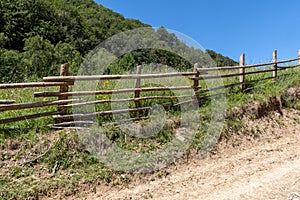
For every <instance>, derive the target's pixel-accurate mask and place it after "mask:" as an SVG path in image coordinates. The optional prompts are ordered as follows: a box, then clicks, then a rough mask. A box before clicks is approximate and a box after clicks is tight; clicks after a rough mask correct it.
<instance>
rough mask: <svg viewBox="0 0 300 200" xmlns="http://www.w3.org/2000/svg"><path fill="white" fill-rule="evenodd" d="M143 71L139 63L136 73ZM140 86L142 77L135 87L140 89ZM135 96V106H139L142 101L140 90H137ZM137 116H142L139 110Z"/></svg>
mask: <svg viewBox="0 0 300 200" xmlns="http://www.w3.org/2000/svg"><path fill="white" fill-rule="evenodd" d="M141 73H142V65H139V66H137V70H136V74H137V75H140V74H141ZM140 87H141V78H137V79H136V82H135V88H136V89H138V88H140ZM134 98H135V99H134V103H135V107H136V108H139V107H140V106H141V105H140V101H139V98H140V91H139V90H135V92H134ZM136 117H137V118H139V117H140V113H139V111H137V112H136Z"/></svg>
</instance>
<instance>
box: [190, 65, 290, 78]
mask: <svg viewBox="0 0 300 200" xmlns="http://www.w3.org/2000/svg"><path fill="white" fill-rule="evenodd" d="M284 69H286V68H285V67H282V68H278V70H284ZM266 72H274V69H267V70H258V71H252V72H245V73H236V74H224V75H217V76H201V77H198V78H195V77H192V78H190V79H191V80H194V79H198V80H209V79H219V78H229V77H236V76H241V75H243V74H245V75H251V74H260V73H266Z"/></svg>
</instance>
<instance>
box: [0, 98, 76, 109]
mask: <svg viewBox="0 0 300 200" xmlns="http://www.w3.org/2000/svg"><path fill="white" fill-rule="evenodd" d="M74 101H79V99H67V100H56V101H43V102H34V103H23V104H13V105H4V106H0V111H9V110H21V109H27V108H38V107H46V106H53V105H63V104H65V103H70V102H74Z"/></svg>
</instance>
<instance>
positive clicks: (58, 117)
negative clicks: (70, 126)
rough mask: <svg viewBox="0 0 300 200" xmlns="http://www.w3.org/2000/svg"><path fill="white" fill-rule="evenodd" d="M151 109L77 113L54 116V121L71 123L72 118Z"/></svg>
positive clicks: (139, 109) (148, 108)
mask: <svg viewBox="0 0 300 200" xmlns="http://www.w3.org/2000/svg"><path fill="white" fill-rule="evenodd" d="M150 109H151V107H140V108H127V109H120V110H107V111H100V112H92V113H78V114H69V115H57V116H54V119H55V120H58V121H60V120H65V121H71V120H74V118H77V119H79V118H81V119H84V118H87V117H93V116H97V115H101V116H104V115H111V114H122V113H128V112H137V111H141V110H150Z"/></svg>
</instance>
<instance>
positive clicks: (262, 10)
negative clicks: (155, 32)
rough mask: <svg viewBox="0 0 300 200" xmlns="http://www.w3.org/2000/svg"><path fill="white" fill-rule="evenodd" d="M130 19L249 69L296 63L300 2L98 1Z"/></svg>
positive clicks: (248, 0) (299, 42)
mask: <svg viewBox="0 0 300 200" xmlns="http://www.w3.org/2000/svg"><path fill="white" fill-rule="evenodd" d="M96 2H97V3H99V4H102V5H104V6H105V7H108V8H110V9H112V10H113V11H115V12H118V13H120V14H122V15H124V17H126V18H133V19H138V20H140V21H142V22H144V23H146V24H150V25H151V26H153V27H159V26H164V27H166V28H168V29H172V30H175V31H179V32H181V33H184V34H186V35H188V36H189V37H191V38H193V39H194V40H196V41H197V42H198V43H199V44H201V45H202V46H203V47H204V48H205V49H212V50H214V51H217V52H219V53H222V54H223V55H225V56H229V57H231V58H233V59H235V60H238V59H239V56H240V54H241V53H245V54H246V62H247V64H253V63H259V62H268V61H271V60H272V52H273V50H275V49H276V50H278V59H280V60H282V59H289V58H296V57H297V52H298V49H300V1H299V0H218V1H217V0H184V1H179V0H177V1H176V0H148V1H146V0H145V1H143V0H96Z"/></svg>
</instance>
